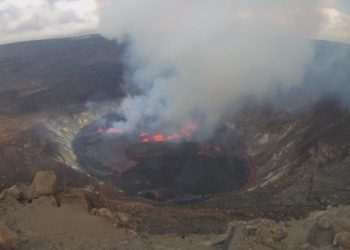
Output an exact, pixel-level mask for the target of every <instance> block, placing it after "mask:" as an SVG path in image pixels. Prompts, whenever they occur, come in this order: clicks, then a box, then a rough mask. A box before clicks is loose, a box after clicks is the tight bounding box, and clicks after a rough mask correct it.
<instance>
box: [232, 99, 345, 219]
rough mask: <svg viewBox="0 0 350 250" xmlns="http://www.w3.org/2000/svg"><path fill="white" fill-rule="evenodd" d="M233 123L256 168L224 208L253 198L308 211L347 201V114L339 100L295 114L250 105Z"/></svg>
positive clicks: (246, 203) (262, 203)
mask: <svg viewBox="0 0 350 250" xmlns="http://www.w3.org/2000/svg"><path fill="white" fill-rule="evenodd" d="M235 124H236V126H237V129H238V130H239V132H240V134H241V136H242V137H243V138H244V140H245V142H246V144H247V148H248V150H249V152H250V155H251V157H252V159H253V161H254V163H255V165H256V166H257V181H256V183H254V184H253V185H251V186H250V188H249V189H248V190H247V191H246V192H245V193H244V194H242V197H241V198H242V199H239V200H237V201H235V202H236V204H232V203H228V204H226V205H227V206H229V207H230V206H232V207H235V206H238V207H239V206H248V207H250V206H252V205H253V202H252V201H253V200H254V201H255V203H257V204H258V205H257V206H262V207H266V206H267V207H270V210H271V208H272V207H275V206H277V207H284V208H285V209H287V208H290V209H292V208H296V210H298V209H299V210H303V209H306V210H308V209H311V208H312V207H318V206H326V205H328V204H342V203H348V202H349V198H348V197H349V192H350V189H349V187H350V182H349V179H348V178H347V176H349V174H350V168H349V167H348V166H349V160H350V157H349V152H350V151H349V150H350V144H349V141H350V129H349V128H350V113H349V111H348V110H347V109H346V108H344V106H342V103H341V102H339V101H338V100H337V99H334V98H325V99H322V100H320V101H319V102H317V103H315V104H314V105H311V106H309V107H308V108H307V109H303V110H302V111H298V112H294V113H287V112H285V111H281V110H278V109H276V108H273V107H272V106H268V105H267V106H257V105H251V106H250V107H247V108H246V109H244V110H243V111H242V112H241V113H240V115H238V116H237V118H236V122H235ZM257 210H259V208H257ZM263 210H264V209H263V208H261V209H260V212H262V211H263ZM277 210H278V209H277ZM257 212H259V211H257ZM262 213H264V212H262ZM302 213H303V212H302ZM281 214H283V213H281Z"/></svg>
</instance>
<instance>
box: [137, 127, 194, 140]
mask: <svg viewBox="0 0 350 250" xmlns="http://www.w3.org/2000/svg"><path fill="white" fill-rule="evenodd" d="M197 129H198V126H197V125H196V124H194V123H188V124H186V125H185V126H184V127H183V128H182V129H181V131H180V132H179V133H177V132H175V133H172V134H168V135H167V134H162V133H156V134H151V135H150V134H148V133H146V132H142V133H140V134H139V137H140V139H141V141H142V142H143V143H149V142H170V141H179V140H182V139H187V138H190V137H192V136H193V134H194V133H195V132H196V131H197Z"/></svg>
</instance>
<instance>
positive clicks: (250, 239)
mask: <svg viewBox="0 0 350 250" xmlns="http://www.w3.org/2000/svg"><path fill="white" fill-rule="evenodd" d="M287 235H288V234H287V231H286V229H285V228H284V226H282V225H280V224H278V223H277V222H275V221H273V220H269V219H256V220H253V221H249V222H234V223H232V224H231V232H230V233H229V236H228V238H227V240H226V242H225V247H224V249H228V250H231V249H232V250H243V249H259V250H263V249H271V248H272V249H285V245H284V242H282V241H283V239H285V238H286V237H287Z"/></svg>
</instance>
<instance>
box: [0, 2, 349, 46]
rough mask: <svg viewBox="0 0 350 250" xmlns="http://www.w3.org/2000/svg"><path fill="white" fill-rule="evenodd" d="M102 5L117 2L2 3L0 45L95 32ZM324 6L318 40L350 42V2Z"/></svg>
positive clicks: (332, 3)
mask: <svg viewBox="0 0 350 250" xmlns="http://www.w3.org/2000/svg"><path fill="white" fill-rule="evenodd" d="M102 1H115V2H118V0H100V1H98V0H0V43H7V42H13V41H23V40H32V39H41V38H50V37H57V36H70V35H74V34H82V33H91V32H96V31H97V29H98V11H97V7H98V4H97V2H102ZM140 1H146V0H140ZM174 1H176V0H174ZM325 2H327V4H326V7H325V8H323V9H322V11H323V12H324V14H325V16H327V17H328V18H327V23H325V24H324V29H323V30H322V32H321V34H320V35H319V38H322V39H330V40H337V41H347V42H350V1H349V0H325Z"/></svg>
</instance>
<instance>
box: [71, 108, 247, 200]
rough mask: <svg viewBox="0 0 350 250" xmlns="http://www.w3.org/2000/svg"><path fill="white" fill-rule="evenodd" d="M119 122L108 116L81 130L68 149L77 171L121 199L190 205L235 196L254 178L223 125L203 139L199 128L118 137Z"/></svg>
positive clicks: (227, 126)
mask: <svg viewBox="0 0 350 250" xmlns="http://www.w3.org/2000/svg"><path fill="white" fill-rule="evenodd" d="M120 119H121V118H120V117H118V116H116V115H108V116H106V117H104V118H102V119H99V120H96V121H94V122H92V123H91V124H89V125H87V126H86V127H84V128H82V129H81V131H80V133H79V134H78V136H77V137H76V139H75V140H74V143H73V146H74V150H75V153H76V155H77V157H78V162H79V164H80V167H81V168H82V169H83V170H84V171H85V172H86V173H88V174H89V175H91V176H94V177H96V178H98V179H99V180H102V181H109V182H112V183H113V184H114V185H116V186H118V187H119V188H121V189H122V190H123V191H124V192H125V193H126V194H129V195H138V196H142V197H144V198H149V199H154V200H169V199H172V200H174V201H177V202H190V201H196V200H203V199H206V198H209V197H211V196H212V195H215V194H220V193H227V192H232V191H237V190H239V189H240V188H242V187H243V186H244V185H245V184H246V183H247V182H248V181H249V180H250V179H251V176H252V175H253V171H254V169H253V168H252V167H251V165H250V161H249V160H248V158H247V155H246V153H245V150H244V147H243V145H242V143H241V141H240V139H239V137H238V136H237V134H236V133H235V129H234V126H232V124H229V123H224V124H222V125H221V126H219V127H218V128H217V129H216V131H215V133H214V134H213V135H212V136H211V137H210V138H209V139H206V140H199V139H198V133H197V130H198V125H197V124H195V123H191V122H190V123H188V124H186V125H185V126H184V127H182V128H181V129H179V130H178V131H172V132H170V133H159V132H155V131H146V130H144V129H142V128H139V129H137V131H135V132H133V133H127V134H126V133H120V131H119V130H118V129H117V128H116V127H115V126H113V124H115V123H116V122H117V121H119V120H120Z"/></svg>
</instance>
